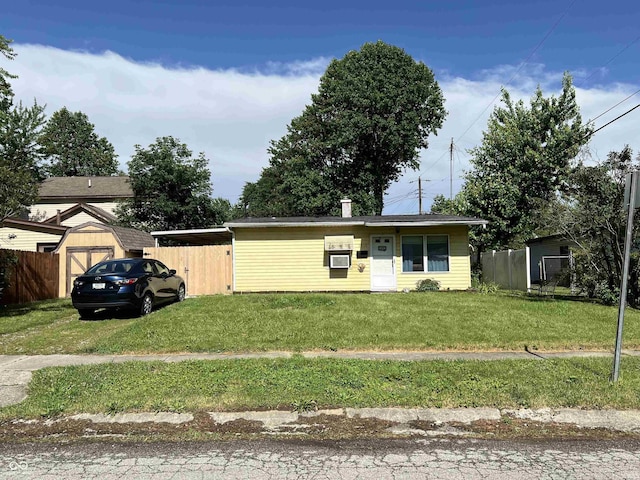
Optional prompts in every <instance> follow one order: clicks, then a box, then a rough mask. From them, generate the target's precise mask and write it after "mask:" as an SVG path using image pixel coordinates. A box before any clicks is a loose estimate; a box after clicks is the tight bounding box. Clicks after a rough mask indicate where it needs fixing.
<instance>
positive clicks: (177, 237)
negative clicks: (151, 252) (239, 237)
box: [151, 227, 232, 246]
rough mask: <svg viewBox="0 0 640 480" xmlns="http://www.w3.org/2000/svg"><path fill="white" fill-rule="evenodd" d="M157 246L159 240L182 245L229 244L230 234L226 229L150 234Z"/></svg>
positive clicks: (167, 231)
mask: <svg viewBox="0 0 640 480" xmlns="http://www.w3.org/2000/svg"><path fill="white" fill-rule="evenodd" d="M151 236H153V238H155V240H156V246H159V245H158V243H159V240H160V239H163V240H170V241H172V242H176V243H178V244H182V245H219V244H223V243H231V238H232V233H231V230H229V229H228V228H227V227H219V228H200V229H193V230H166V231H159V232H151Z"/></svg>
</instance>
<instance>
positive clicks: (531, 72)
mask: <svg viewBox="0 0 640 480" xmlns="http://www.w3.org/2000/svg"><path fill="white" fill-rule="evenodd" d="M15 50H16V52H17V53H18V57H17V59H16V60H15V61H14V62H12V63H11V64H10V65H9V66H8V67H9V68H8V69H9V70H10V71H11V72H12V73H16V74H17V75H19V79H17V80H15V81H14V82H13V87H14V90H15V92H16V96H17V97H18V98H19V99H21V100H23V101H26V102H31V101H32V100H33V98H36V99H37V100H38V102H39V103H44V104H46V105H47V113H48V114H51V113H53V112H54V111H55V110H57V109H59V108H61V107H63V106H66V107H67V108H69V109H70V110H74V111H76V110H81V111H83V112H84V113H86V114H87V115H88V116H89V118H90V120H91V121H92V122H93V123H95V125H96V130H97V132H98V133H99V134H100V135H103V136H106V137H107V138H108V139H109V140H110V141H111V142H112V143H113V144H114V146H115V149H116V152H117V153H118V155H119V157H120V158H119V159H120V162H121V164H122V167H123V168H125V169H126V162H127V161H128V160H129V158H130V156H131V154H132V153H133V151H134V148H133V146H134V145H135V144H141V145H143V146H147V145H148V144H150V143H152V142H153V141H154V140H155V138H156V137H159V136H164V135H173V136H175V137H178V138H180V139H181V140H182V141H183V142H185V143H187V144H188V145H189V147H190V148H191V149H192V150H194V152H200V151H204V152H205V153H206V155H207V157H208V158H209V159H210V165H211V171H212V177H213V184H214V195H216V196H222V197H225V198H229V199H230V200H231V201H236V200H237V198H238V196H239V194H240V192H241V189H242V186H243V185H244V183H245V182H247V181H255V180H256V178H258V176H259V174H260V171H261V169H262V168H263V167H264V166H266V165H267V160H268V157H267V152H266V149H267V147H268V145H269V141H270V140H271V139H277V138H279V137H280V136H282V135H283V134H284V133H285V131H286V126H287V124H288V123H289V121H290V120H291V119H292V118H293V117H294V116H296V115H299V114H300V113H301V111H302V109H303V108H304V106H305V105H306V104H308V103H309V102H310V95H311V94H312V93H313V92H315V91H316V89H317V86H318V80H319V78H320V75H321V74H322V72H323V71H324V69H325V68H326V65H327V64H328V62H329V61H330V59H328V58H324V57H321V58H317V59H311V60H306V61H299V62H293V63H290V64H282V63H269V64H267V65H266V67H264V68H262V69H261V70H258V69H256V70H254V71H244V70H239V69H226V70H222V69H220V70H208V69H204V68H174V67H171V68H170V67H166V66H163V65H160V64H157V63H139V62H134V61H132V60H129V59H126V58H123V57H122V56H120V55H118V54H116V53H113V52H104V53H101V54H94V53H87V52H77V51H65V50H60V49H56V48H52V47H46V46H40V45H15ZM517 69H518V67H517V66H515V67H514V66H509V65H506V66H498V67H496V68H493V69H488V70H484V71H481V72H478V73H477V74H476V75H474V76H473V77H472V78H460V77H451V76H446V75H441V76H439V77H438V80H439V82H440V85H441V87H442V89H443V91H444V96H445V99H446V108H447V110H448V111H449V115H448V117H447V120H446V122H445V124H444V126H443V128H442V130H441V131H440V132H439V134H438V136H435V137H433V138H432V139H431V140H430V147H429V149H428V150H427V151H425V152H423V155H422V168H421V172H420V173H418V172H407V173H406V174H405V175H404V177H403V178H402V179H401V180H400V181H399V182H398V183H396V184H394V185H393V186H392V187H391V189H390V190H389V195H388V197H389V198H391V199H395V200H397V199H400V200H401V201H394V202H389V204H388V207H387V208H386V210H385V211H386V212H387V213H413V212H416V211H417V195H416V194H414V195H408V193H409V192H411V191H412V190H416V189H417V185H416V184H415V183H410V182H411V181H414V180H415V179H416V178H417V177H418V175H419V174H421V175H422V176H423V178H426V179H428V180H430V181H429V182H428V183H426V184H425V194H424V199H425V206H427V207H428V206H429V205H430V203H431V199H432V198H433V196H434V195H435V194H437V193H443V194H445V195H448V193H449V161H448V160H449V156H448V148H449V143H450V141H451V137H455V138H456V145H457V153H456V155H455V175H456V177H458V176H459V175H460V174H461V172H462V171H463V170H464V169H467V168H468V161H467V157H468V155H467V154H466V153H465V151H466V149H468V148H470V147H472V146H474V145H476V144H477V143H478V142H479V141H480V139H481V138H482V130H483V129H484V127H485V125H486V121H487V118H488V116H489V114H490V112H491V111H492V109H493V105H495V104H493V105H492V106H491V107H489V108H487V107H488V106H489V105H490V102H491V101H492V100H493V99H494V98H495V97H496V95H497V94H498V92H499V91H500V86H501V85H502V84H503V83H505V82H507V81H508V80H510V79H511V78H512V77H513V80H512V81H511V83H510V85H509V86H508V89H509V91H510V93H511V95H512V96H513V97H514V98H525V99H527V98H529V97H530V96H531V95H532V94H533V91H534V89H535V87H536V85H537V84H540V85H541V86H542V88H543V90H544V92H545V94H550V93H557V91H558V90H559V88H560V79H561V77H562V72H548V71H546V70H545V68H544V66H543V65H526V66H525V67H524V68H522V69H520V71H518V72H517ZM516 72H517V74H515V73H516ZM437 73H438V72H436V74H437ZM514 74H515V75H514ZM583 76H584V73H583V72H578V75H576V79H577V80H576V83H577V85H578V89H577V98H578V102H579V103H580V105H581V108H582V113H583V117H584V118H593V117H594V116H596V115H597V114H599V113H601V112H602V111H604V110H606V109H607V108H608V107H610V106H612V105H614V104H615V103H617V102H618V101H620V100H621V99H622V98H624V97H625V96H627V95H629V94H630V93H632V92H633V91H635V90H637V89H638V88H639V87H638V86H637V85H622V84H610V85H604V86H599V87H597V88H590V89H582V88H579V87H580V78H581V77H583ZM636 98H638V97H636ZM631 105H633V103H632V101H630V102H627V103H625V104H623V105H621V106H620V107H618V108H617V109H616V110H614V111H612V112H610V113H609V114H608V115H606V116H603V117H602V118H600V119H598V121H597V122H596V126H599V125H602V124H604V123H606V121H608V120H610V119H612V118H615V116H617V115H618V114H620V113H621V112H623V111H624V110H626V109H627V108H629V107H630V106H631ZM632 122H633V123H632ZM635 124H637V116H636V117H633V114H632V115H629V116H628V117H625V118H624V119H622V120H620V121H619V122H616V123H615V124H613V125H611V126H610V127H608V128H606V129H604V130H603V131H602V132H600V133H598V135H597V136H596V137H595V138H594V139H593V140H592V142H591V146H592V151H593V152H594V154H595V155H596V156H597V157H599V158H604V157H605V156H606V154H607V153H608V152H609V151H610V150H613V149H620V148H622V147H623V146H624V145H625V143H629V142H632V141H633V139H634V135H633V134H634V133H635V131H634V130H635V129H634V126H635ZM467 129H468V131H467ZM465 131H467V132H466V133H465V134H464V136H462V138H460V137H461V135H462V134H463V132H465ZM631 146H632V147H633V146H634V145H631ZM637 147H638V148H640V145H637ZM460 184H461V181H460V180H459V179H455V180H454V193H455V191H457V190H458V189H459V187H460ZM403 197H406V198H403Z"/></svg>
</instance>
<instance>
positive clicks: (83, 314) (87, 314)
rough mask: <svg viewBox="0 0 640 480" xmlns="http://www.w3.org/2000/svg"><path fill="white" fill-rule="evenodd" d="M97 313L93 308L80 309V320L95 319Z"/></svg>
mask: <svg viewBox="0 0 640 480" xmlns="http://www.w3.org/2000/svg"><path fill="white" fill-rule="evenodd" d="M95 312H96V311H95V310H94V309H93V308H79V309H78V313H79V314H80V318H93V314H94V313H95Z"/></svg>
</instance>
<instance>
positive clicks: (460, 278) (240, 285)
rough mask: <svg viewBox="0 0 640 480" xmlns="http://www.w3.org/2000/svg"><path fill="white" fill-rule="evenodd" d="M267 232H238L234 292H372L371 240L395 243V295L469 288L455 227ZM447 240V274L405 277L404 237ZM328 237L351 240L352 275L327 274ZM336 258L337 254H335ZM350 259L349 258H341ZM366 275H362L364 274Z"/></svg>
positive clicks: (463, 245) (465, 252) (462, 237)
mask: <svg viewBox="0 0 640 480" xmlns="http://www.w3.org/2000/svg"><path fill="white" fill-rule="evenodd" d="M397 230H398V231H396V228H394V227H380V228H372V227H364V226H357V227H267V228H243V227H236V228H234V232H235V244H234V249H235V252H234V256H235V269H234V270H235V271H234V273H235V291H236V292H268V291H369V290H370V289H371V271H370V263H369V262H370V258H369V256H367V258H357V257H356V252H357V251H359V250H366V251H367V252H368V255H371V251H370V239H371V236H372V235H393V236H394V238H395V257H396V262H395V265H396V284H397V290H398V291H401V290H402V289H404V288H409V289H411V290H413V289H414V288H415V285H416V282H417V281H418V280H420V279H422V278H434V279H436V280H439V281H440V282H441V288H442V289H451V290H464V289H466V288H468V287H469V286H470V284H471V277H470V264H469V247H468V234H467V231H468V230H467V227H466V226H460V227H458V226H455V227H418V228H416V227H411V228H409V227H402V228H399V229H397ZM411 234H417V235H425V234H434V235H436V234H446V235H449V272H426V273H422V272H420V273H413V272H412V273H403V272H402V243H401V236H402V235H411ZM325 235H353V236H354V249H353V251H352V252H351V267H350V268H349V269H344V270H339V269H333V270H332V269H329V265H328V261H329V260H328V253H327V252H325V250H324V248H325V246H324V237H325ZM335 253H337V252H335ZM340 253H347V252H340ZM360 270H362V271H360Z"/></svg>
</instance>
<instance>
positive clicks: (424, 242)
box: [399, 233, 451, 275]
mask: <svg viewBox="0 0 640 480" xmlns="http://www.w3.org/2000/svg"><path fill="white" fill-rule="evenodd" d="M404 237H422V258H423V260H422V262H423V265H424V270H423V271H421V272H420V271H418V272H405V271H404V270H403V268H404V257H403V256H402V245H403V238H404ZM428 237H447V258H448V259H449V262H448V266H449V268H448V270H435V271H434V270H429V258H428V256H427V244H428V242H429V238H428ZM399 260H400V273H401V274H402V275H424V274H425V273H430V274H433V275H439V274H447V273H451V236H450V235H449V234H448V233H424V234H420V233H417V234H414V235H411V234H410V233H408V234H406V235H400V259H399Z"/></svg>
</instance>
